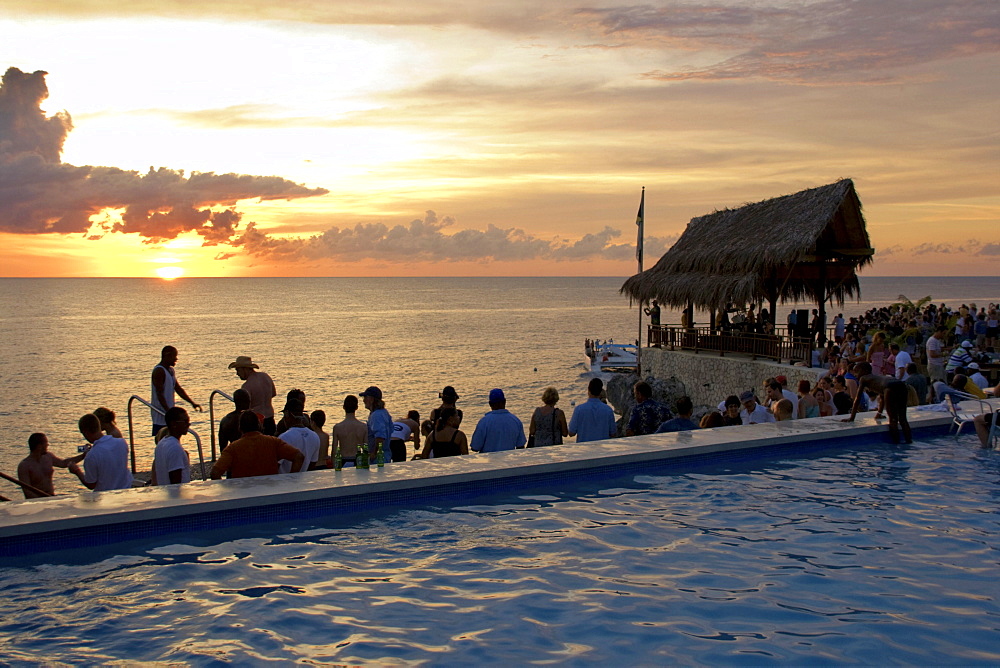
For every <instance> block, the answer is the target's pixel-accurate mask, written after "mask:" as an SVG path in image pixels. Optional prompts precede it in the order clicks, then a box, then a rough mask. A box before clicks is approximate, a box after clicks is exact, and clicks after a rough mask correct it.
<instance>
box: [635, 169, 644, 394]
mask: <svg viewBox="0 0 1000 668" xmlns="http://www.w3.org/2000/svg"><path fill="white" fill-rule="evenodd" d="M645 206H646V186H643V187H642V195H640V197H639V215H637V216H636V218H635V224H636V225H637V226H638V227H639V231H638V233H637V237H636V242H635V259H636V261H637V262H638V263H639V273H640V274H641V273H642V234H643V228H644V226H645V220H644V218H645V212H644V209H645ZM636 342H637V343H638V344H639V345H637V346H636V347H635V372H636V375H638V376H639V378H642V303H641V302H640V303H639V337H638V339H636Z"/></svg>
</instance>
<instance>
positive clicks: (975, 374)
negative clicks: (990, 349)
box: [965, 362, 990, 390]
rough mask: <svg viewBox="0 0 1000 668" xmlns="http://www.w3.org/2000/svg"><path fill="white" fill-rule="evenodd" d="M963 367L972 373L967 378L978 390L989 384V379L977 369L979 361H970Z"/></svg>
mask: <svg viewBox="0 0 1000 668" xmlns="http://www.w3.org/2000/svg"><path fill="white" fill-rule="evenodd" d="M965 368H966V369H967V370H968V371H969V373H971V374H972V375H970V376H969V380H971V381H972V382H973V383H975V384H976V387H978V388H979V389H980V390H985V389H986V388H987V387H989V386H990V381H989V380H988V379H987V378H986V376H984V375H983V372H982V371H980V370H979V362H970V363H969V364H968V365H966V367H965Z"/></svg>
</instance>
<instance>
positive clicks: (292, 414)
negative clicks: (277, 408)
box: [278, 396, 320, 473]
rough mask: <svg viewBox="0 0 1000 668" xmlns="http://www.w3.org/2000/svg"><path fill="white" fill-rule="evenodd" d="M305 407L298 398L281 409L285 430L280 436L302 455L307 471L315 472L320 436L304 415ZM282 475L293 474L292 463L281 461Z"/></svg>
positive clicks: (294, 398)
mask: <svg viewBox="0 0 1000 668" xmlns="http://www.w3.org/2000/svg"><path fill="white" fill-rule="evenodd" d="M304 411H305V406H304V404H303V403H302V400H301V399H299V398H298V397H297V396H293V397H290V398H289V399H288V400H287V401H286V402H285V407H284V408H282V409H281V413H282V416H283V417H282V418H281V419H282V421H283V422H284V423H285V426H286V428H285V430H284V431H282V432H281V434H280V435H279V436H278V438H280V439H281V440H282V441H284V442H285V443H287V444H288V445H290V446H292V447H293V448H295V449H296V450H298V451H299V452H301V453H302V456H303V458H304V460H305V469H303V470H310V471H312V470H315V468H316V466H317V465H318V463H319V446H320V441H319V434H317V433H316V431H315V430H314V429H313V425H312V421H311V420H310V419H309V418H308V417H306V416H305V415H304ZM279 468H280V470H281V472H282V473H291V471H292V462H291V461H289V460H287V459H283V460H281V465H280V467H279Z"/></svg>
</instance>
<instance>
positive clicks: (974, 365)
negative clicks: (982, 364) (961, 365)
mask: <svg viewBox="0 0 1000 668" xmlns="http://www.w3.org/2000/svg"><path fill="white" fill-rule="evenodd" d="M967 366H968V367H969V368H970V369H975V370H976V371H979V362H969V364H968V365H967Z"/></svg>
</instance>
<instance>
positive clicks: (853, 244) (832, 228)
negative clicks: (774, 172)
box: [621, 179, 875, 318]
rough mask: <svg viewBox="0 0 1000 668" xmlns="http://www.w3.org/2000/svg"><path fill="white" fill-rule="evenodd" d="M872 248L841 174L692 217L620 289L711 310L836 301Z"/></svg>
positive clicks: (854, 287)
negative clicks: (674, 239) (810, 185)
mask: <svg viewBox="0 0 1000 668" xmlns="http://www.w3.org/2000/svg"><path fill="white" fill-rule="evenodd" d="M874 253H875V251H874V249H872V248H871V243H870V242H869V240H868V232H867V230H866V229H865V219H864V216H863V215H862V213H861V201H860V200H859V199H858V195H857V192H855V190H854V183H853V182H852V181H851V180H850V179H844V180H842V181H838V182H837V183H833V184H830V185H827V186H821V187H819V188H811V189H809V190H803V191H802V192H798V193H795V194H793V195H785V196H784V197H776V198H774V199H769V200H765V201H763V202H757V203H755V204H747V205H745V206H742V207H740V208H738V209H725V210H723V211H716V212H715V213H711V214H708V215H705V216H701V217H698V218H693V219H692V220H691V222H690V223H688V226H687V229H686V230H685V231H684V234H683V235H681V238H680V239H678V240H677V243H675V244H674V245H673V247H671V248H670V250H669V251H667V252H666V254H664V256H663V257H662V258H660V260H659V262H657V263H656V265H655V266H654V267H653V268H651V269H648V270H646V271H643V272H641V273H639V274H636V275H635V276H632V277H631V278H629V279H628V280H627V281H625V284H624V285H623V286H622V288H621V292H623V293H625V294H628V295H629V297H630V298H631V300H632V301H637V302H639V303H645V302H648V301H650V300H653V299H656V300H658V301H660V302H662V303H664V304H669V305H672V306H677V307H686V306H688V305H689V304H693V305H694V306H696V307H699V308H702V309H704V310H713V311H714V310H721V309H723V308H725V307H726V305H727V304H730V303H732V304H736V305H743V304H747V303H758V304H760V303H765V302H770V303H771V304H772V305H773V304H775V303H776V302H777V301H779V300H780V301H781V302H787V301H802V300H803V298H808V299H810V300H813V301H816V302H817V303H818V304H820V305H821V306H822V305H823V304H824V303H825V302H826V301H827V300H829V299H833V300H835V301H836V302H837V303H839V304H843V302H844V300H845V298H846V297H850V296H853V295H856V294H859V288H858V278H857V273H856V271H857V270H858V269H859V268H861V267H863V266H865V265H867V264H869V263H870V262H871V261H872V256H873V255H874ZM773 313H774V309H773V308H772V318H773V317H774V315H773Z"/></svg>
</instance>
